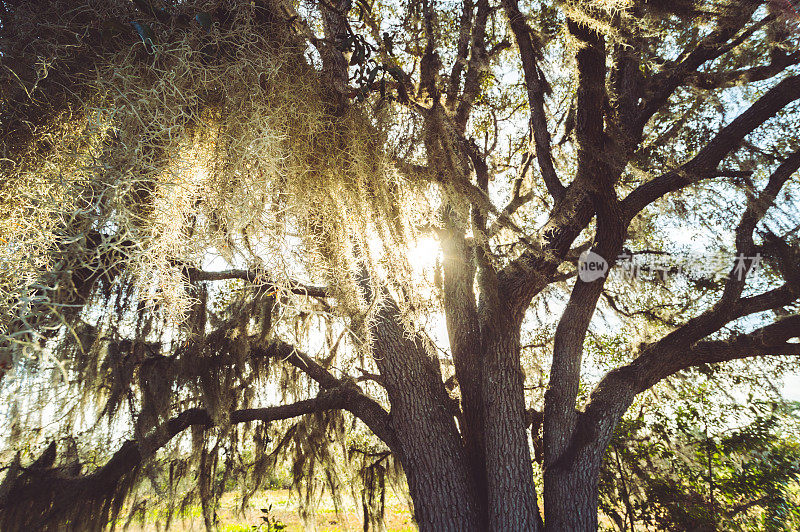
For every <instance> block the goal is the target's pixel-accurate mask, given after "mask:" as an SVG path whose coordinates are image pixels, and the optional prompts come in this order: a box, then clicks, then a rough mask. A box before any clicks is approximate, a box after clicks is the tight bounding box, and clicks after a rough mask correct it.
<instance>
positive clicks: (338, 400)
mask: <svg viewBox="0 0 800 532" xmlns="http://www.w3.org/2000/svg"><path fill="white" fill-rule="evenodd" d="M352 395H353V389H352V388H348V387H343V388H337V389H330V390H323V391H322V392H320V394H319V395H318V396H317V397H315V398H313V399H307V400H304V401H298V402H296V403H292V404H288V405H280V406H271V407H265V408H250V409H243V410H234V411H233V412H231V414H230V422H231V423H247V422H252V421H262V422H271V421H279V420H284V419H290V418H294V417H298V416H301V415H304V414H310V413H313V412H322V411H326V410H336V409H342V408H346V406H347V404H348V403H349V401H350V398H351V396H352ZM212 425H213V421H212V418H211V416H210V415H209V413H208V411H206V410H205V409H202V408H191V409H189V410H186V411H184V412H181V413H180V414H178V415H177V416H175V417H173V418H172V419H170V420H169V421H167V422H166V423H164V424H163V425H161V426H160V427H157V428H156V429H155V430H154V431H153V432H152V433H151V434H150V435H148V436H146V437H144V438H142V439H140V440H128V441H126V442H125V443H123V445H122V446H121V447H120V449H119V450H118V451H117V452H116V453H114V455H113V456H112V457H111V458H110V459H109V460H108V462H106V464H105V465H104V466H102V467H100V468H98V469H97V470H95V471H93V472H91V473H89V474H86V475H74V474H69V473H68V472H65V471H63V470H61V469H38V470H35V471H33V470H31V471H29V472H27V473H23V474H22V475H20V476H19V477H18V478H16V479H14V480H13V483H12V484H11V485H10V488H9V491H8V492H7V493H6V494H5V497H4V498H3V500H2V501H0V516H2V514H6V515H8V514H12V513H14V510H15V507H20V508H26V507H30V508H32V509H35V510H43V511H40V512H39V513H38V515H33V516H32V519H34V520H35V521H37V522H39V524H41V525H43V524H47V523H48V522H51V520H54V519H55V520H58V519H61V518H63V517H62V513H63V512H69V511H71V510H72V509H73V508H74V507H75V505H87V504H89V503H90V502H91V501H95V500H97V499H98V498H100V499H103V498H106V497H108V498H110V497H112V496H113V494H114V493H117V491H118V486H119V484H120V483H121V482H122V481H123V478H125V477H126V476H127V475H129V474H131V473H132V472H134V471H135V470H136V469H137V468H138V467H139V466H140V465H141V464H142V462H143V461H144V460H145V459H147V458H148V457H149V456H152V455H153V454H154V453H155V452H156V451H157V450H158V449H161V448H162V447H164V446H165V445H166V444H167V443H169V442H170V440H172V439H173V438H174V437H175V436H177V435H179V434H180V433H182V432H183V431H185V430H186V429H188V428H189V427H193V426H202V427H211V426H212ZM51 462H52V461H51ZM43 493H44V494H45V497H43V496H42V495H43ZM37 502H41V503H43V504H47V505H48V506H47V508H46V509H40V508H38V507H37V506H36V505H37ZM92 517H93V518H98V516H93V515H90V516H89V518H92ZM99 518H100V519H102V517H99ZM83 524H86V523H83Z"/></svg>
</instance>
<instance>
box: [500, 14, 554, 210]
mask: <svg viewBox="0 0 800 532" xmlns="http://www.w3.org/2000/svg"><path fill="white" fill-rule="evenodd" d="M502 4H503V9H505V12H506V16H507V17H508V21H509V24H510V25H511V31H513V32H514V38H515V39H516V41H517V49H518V50H519V54H520V58H521V59H522V72H523V75H524V78H525V88H526V90H527V93H528V106H529V107H530V113H531V118H530V123H531V132H532V134H533V139H534V144H535V147H536V159H537V161H538V163H539V169H540V171H541V172H542V178H543V179H544V183H545V186H546V187H547V190H548V192H550V195H551V196H553V198H554V199H555V200H556V202H558V201H559V200H561V198H562V197H563V196H564V190H565V189H564V185H563V184H562V183H561V180H559V178H558V175H557V174H556V169H555V167H554V166H553V155H552V150H551V140H552V139H551V137H550V131H549V130H548V127H547V115H546V114H545V112H544V95H545V92H546V91H547V81H546V80H545V79H544V74H543V73H542V70H541V69H540V68H539V65H538V64H537V58H538V57H539V56H540V55H541V51H540V50H538V48H537V47H536V46H534V42H533V39H532V35H535V34H534V32H533V30H531V27H530V26H528V23H527V22H526V21H525V17H524V16H523V14H522V13H521V12H520V10H519V5H518V3H517V0H503V2H502Z"/></svg>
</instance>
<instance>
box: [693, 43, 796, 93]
mask: <svg viewBox="0 0 800 532" xmlns="http://www.w3.org/2000/svg"><path fill="white" fill-rule="evenodd" d="M798 63H800V52H793V53H791V54H780V55H778V56H776V57H774V58H773V59H772V61H771V62H770V63H769V64H768V65H762V66H756V67H751V68H742V69H737V70H727V71H722V72H696V73H694V74H692V75H691V76H689V79H688V82H689V83H690V84H691V85H692V86H694V87H697V88H698V89H706V90H708V89H721V88H728V87H734V86H736V85H744V84H747V83H753V82H756V81H763V80H765V79H769V78H771V77H774V76H777V75H778V74H780V73H781V72H783V71H784V70H785V69H786V68H787V67H789V66H792V65H796V64H798Z"/></svg>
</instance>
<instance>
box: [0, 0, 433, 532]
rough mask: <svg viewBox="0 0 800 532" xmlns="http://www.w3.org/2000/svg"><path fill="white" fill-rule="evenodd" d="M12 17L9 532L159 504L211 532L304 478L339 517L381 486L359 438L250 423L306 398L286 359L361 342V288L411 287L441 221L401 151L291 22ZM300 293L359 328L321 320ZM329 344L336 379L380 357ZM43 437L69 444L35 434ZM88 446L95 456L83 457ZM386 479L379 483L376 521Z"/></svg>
mask: <svg viewBox="0 0 800 532" xmlns="http://www.w3.org/2000/svg"><path fill="white" fill-rule="evenodd" d="M142 4H147V3H142ZM147 5H149V4H147ZM3 16H4V17H6V18H4V19H3V20H2V30H0V31H2V39H0V52H1V53H2V56H1V57H2V61H3V65H4V66H6V67H7V68H6V69H5V70H4V71H3V74H2V76H3V78H2V79H0V84H2V93H0V118H1V120H0V123H2V128H3V136H2V140H0V152H2V161H0V173H2V180H3V183H4V187H3V190H2V191H1V192H0V242H2V246H0V356H2V357H3V360H6V359H11V360H13V364H14V367H15V368H16V376H15V378H13V379H9V378H6V379H4V380H3V381H2V382H0V386H3V387H4V393H8V394H9V396H12V397H15V400H14V401H15V402H14V404H13V405H11V406H10V407H9V416H8V423H7V424H8V425H9V428H10V429H11V430H10V432H9V434H8V436H7V437H6V438H5V439H4V440H3V443H2V445H3V446H4V450H3V457H4V458H9V459H10V461H9V463H11V464H12V465H11V467H9V468H8V470H7V471H6V474H5V477H4V480H3V483H2V487H0V523H2V524H3V526H2V528H3V529H4V530H14V529H32V528H40V529H47V528H48V527H49V528H52V529H61V527H63V526H65V524H66V523H69V526H71V527H73V528H75V529H81V530H87V529H102V528H104V527H106V526H107V524H109V523H111V524H112V525H113V523H115V522H116V520H117V519H118V518H119V517H120V512H121V511H122V509H123V507H127V508H128V510H129V515H128V517H129V518H133V517H134V516H135V515H139V516H141V515H144V513H145V510H144V509H145V507H146V502H145V501H144V500H143V499H141V498H140V497H139V495H137V491H136V490H137V489H138V487H139V486H141V485H143V484H147V483H149V485H150V487H151V489H152V490H154V491H155V492H156V493H157V494H158V496H159V497H162V498H165V499H167V500H174V499H175V498H182V502H181V507H184V508H185V507H187V505H189V504H191V503H192V502H193V501H200V503H201V506H202V509H203V517H204V520H205V523H206V525H207V526H208V527H209V528H210V527H213V526H214V525H215V522H214V521H215V517H214V508H215V506H216V504H217V502H218V498H219V496H220V495H221V493H222V491H223V490H224V489H225V486H226V485H227V483H228V480H229V479H230V478H232V476H236V477H237V478H239V479H241V482H242V494H243V499H242V501H243V504H245V502H246V500H247V497H248V496H249V495H252V493H253V492H254V490H255V489H257V488H258V486H260V485H262V479H263V478H264V477H265V476H266V475H267V473H268V470H269V469H270V468H271V467H274V466H275V463H276V461H277V460H278V459H286V458H289V457H290V458H291V459H292V461H293V463H294V464H295V469H294V477H295V479H296V484H295V486H296V490H297V492H298V495H299V496H300V499H301V501H302V502H303V505H302V507H303V508H304V510H303V511H304V512H305V513H304V518H306V519H307V520H311V519H312V514H313V508H314V501H315V500H316V497H318V495H319V493H320V490H322V489H329V490H331V492H332V493H333V494H334V500H335V501H340V496H339V488H338V486H339V485H340V482H339V481H338V480H337V479H339V480H341V478H343V475H346V474H348V475H349V474H351V473H346V472H348V471H349V472H352V471H359V470H360V468H361V467H362V466H364V464H363V463H362V462H361V461H360V460H355V459H354V458H353V456H352V455H353V453H352V452H350V451H349V449H348V448H342V449H338V450H334V449H332V448H331V446H332V443H331V439H330V438H329V436H330V433H331V431H333V432H334V433H335V435H336V436H338V437H341V436H343V435H344V432H345V431H344V426H345V424H346V423H349V422H351V418H349V417H347V418H346V417H343V415H342V414H337V415H333V414H330V413H328V414H324V415H317V414H314V415H310V416H306V417H305V418H304V420H303V422H302V423H301V424H298V425H293V427H294V428H292V429H291V430H289V432H286V429H287V426H284V425H281V424H277V425H275V426H271V425H268V424H259V423H254V424H252V425H251V424H245V425H241V426H238V425H235V424H234V423H232V422H231V419H230V415H231V412H233V411H236V410H237V409H247V408H251V407H253V406H257V405H259V404H264V403H266V402H268V401H267V400H266V395H268V394H267V393H266V392H265V390H266V389H267V386H266V383H267V381H268V379H270V378H272V379H275V378H276V376H277V377H278V378H277V380H278V381H279V382H280V383H281V384H282V391H283V393H284V394H289V395H296V396H301V395H303V394H306V395H308V393H309V391H310V390H311V385H310V384H309V383H307V382H304V381H301V379H298V377H297V375H296V374H294V373H291V370H287V369H286V367H285V365H277V366H275V365H273V364H271V363H270V361H271V360H272V359H275V358H280V356H285V354H280V356H278V355H277V354H276V347H275V346H276V345H278V344H276V341H275V340H276V337H277V336H278V335H280V334H284V335H286V334H289V335H292V336H294V337H296V338H297V337H299V336H302V335H303V334H307V333H308V330H309V327H319V326H320V323H319V322H317V323H315V324H313V325H310V324H311V322H312V321H313V318H312V317H311V314H310V313H309V306H311V308H312V310H313V311H314V312H319V313H323V314H324V313H331V314H336V315H339V316H341V315H345V316H356V317H358V316H361V317H362V318H363V316H364V315H365V313H366V312H367V310H368V309H367V308H366V307H365V304H364V302H363V300H362V299H363V298H362V297H361V295H360V289H359V287H358V285H357V272H359V271H361V270H363V269H364V268H366V269H368V271H369V273H370V275H371V276H372V277H373V278H375V279H381V280H383V281H388V283H389V284H392V283H391V280H392V279H394V280H400V279H407V278H408V276H409V275H410V273H409V271H410V270H409V266H408V261H407V258H406V257H405V253H404V250H406V249H407V248H408V242H410V241H411V240H413V239H414V238H415V237H416V234H417V229H416V227H415V220H419V219H420V218H421V217H424V216H425V215H427V214H428V213H427V211H426V210H425V209H424V208H421V207H420V205H423V204H424V202H420V201H418V200H419V198H420V197H419V196H416V194H417V193H418V192H417V191H419V194H422V192H421V190H422V185H420V186H419V187H416V186H412V187H407V186H405V184H402V183H401V181H402V180H403V179H404V178H403V177H401V175H400V174H399V173H398V172H397V171H395V169H394V168H393V166H392V164H391V158H390V156H389V154H387V153H386V152H385V150H384V145H385V144H386V142H385V141H386V135H387V133H386V127H385V124H383V119H382V117H381V115H380V113H377V114H376V113H373V112H372V110H371V108H369V107H363V106H357V105H354V106H348V107H347V109H345V110H342V108H341V106H340V105H337V104H336V102H335V98H333V97H332V95H331V94H329V93H328V92H326V90H325V88H324V87H325V86H326V85H325V83H323V80H322V79H321V76H322V74H321V73H320V72H319V71H318V70H317V69H316V68H315V66H314V60H313V57H312V56H311V55H310V53H309V50H307V48H306V45H305V44H304V42H305V41H304V40H303V39H301V38H300V37H299V36H298V34H297V32H298V29H297V28H296V27H295V26H294V24H293V23H292V18H291V16H290V15H289V14H288V13H287V11H286V9H285V8H282V7H279V6H278V4H277V3H275V4H273V3H271V2H250V1H244V0H242V1H238V0H228V1H220V2H207V1H197V2H182V3H180V5H178V6H173V7H172V8H171V11H166V10H161V9H160V8H158V9H156V8H153V9H152V10H150V11H147V10H144V11H143V10H142V8H141V6H140V7H138V8H137V7H136V3H129V2H123V1H115V0H94V1H89V2H85V3H77V4H76V3H73V2H52V3H49V5H45V4H41V3H31V4H30V5H25V6H21V7H18V8H15V9H14V10H13V11H11V12H7V13H4V14H3ZM132 21H133V22H132ZM45 28H46V31H45ZM31 35H37V39H34V40H33V41H32V42H31V41H30V36H31ZM26 43H28V44H26ZM409 190H410V191H411V192H409ZM401 191H403V192H401ZM221 269H236V270H237V271H240V272H245V273H243V274H241V275H239V276H238V278H237V280H230V281H228V283H227V284H225V285H223V287H222V288H214V289H212V288H209V286H208V285H207V284H205V283H204V281H205V280H207V277H203V276H204V275H207V272H205V271H204V270H221ZM234 277H236V276H234ZM298 279H300V281H302V282H309V283H311V282H318V283H319V284H325V285H327V287H326V290H328V291H330V293H331V294H336V295H338V296H339V301H340V303H339V306H338V307H337V308H331V307H330V306H329V305H328V304H327V303H325V302H324V298H323V299H322V300H320V301H319V302H317V303H309V302H308V301H307V299H308V298H307V297H305V296H304V295H303V292H302V290H298V288H297V286H298V281H297V280H298ZM403 296H404V297H401V298H399V299H400V300H401V302H409V301H410V300H411V298H413V295H412V294H404V295H403ZM314 305H316V307H315V306H314ZM277 316H280V317H281V319H282V322H283V323H294V324H295V329H294V330H288V329H286V328H285V327H284V329H282V330H278V329H277V328H276V326H275V320H274V318H275V317H277ZM358 319H359V318H356V319H355V320H354V323H355V322H357V321H358ZM323 330H325V331H326V332H325V342H326V346H327V347H329V348H331V352H332V353H333V354H334V355H335V354H336V353H337V352H343V351H345V350H344V349H341V350H339V351H337V348H339V347H342V346H343V345H344V344H345V343H348V342H351V349H350V351H351V352H353V351H358V350H359V349H360V347H362V346H363V345H364V344H363V343H359V342H360V340H358V334H354V333H353V332H352V331H345V330H341V329H336V330H334V328H333V327H332V326H330V325H324V327H323ZM353 342H354V343H353ZM332 360H333V359H332V358H331V359H330V360H329V363H331V364H332ZM361 363H362V364H363V360H362V362H361ZM23 370H24V371H23ZM25 371H30V374H27V373H25ZM281 374H282V375H283V378H281ZM15 390H16V391H17V392H19V391H22V390H24V391H25V393H17V394H15ZM48 405H49V407H48ZM48 408H49V410H48ZM45 411H46V414H43V412H45ZM43 415H46V416H51V417H53V418H58V419H60V420H62V421H63V422H62V423H61V424H60V426H59V428H58V430H49V431H44V432H42V433H38V434H35V433H34V432H32V431H29V430H26V429H27V428H29V427H35V426H37V425H38V424H41V423H42V416H43ZM337 416H338V417H337ZM347 416H349V415H347ZM212 426H213V427H214V428H213V429H211V428H210V427H212ZM121 427H131V430H128V431H125V430H123V429H121ZM188 427H194V429H195V430H194V432H193V437H192V438H191V442H190V443H191V445H189V447H190V448H191V452H190V453H189V454H188V455H187V453H186V449H187V445H188V442H187V441H186V438H183V437H181V436H178V435H179V433H180V431H181V430H183V429H186V428H188ZM178 429H180V430H178ZM77 432H79V433H80V434H81V435H82V436H85V441H86V443H84V444H83V445H84V447H83V448H81V449H77V448H75V449H73V451H68V449H71V448H72V447H70V445H72V444H70V445H68V444H67V442H68V440H69V438H70V437H71V435H72V434H73V433H77ZM278 433H280V435H279V434H278ZM285 434H289V435H290V436H291V437H290V438H289V439H288V440H285V437H284V435H285ZM340 439H341V438H340ZM43 444H44V445H46V447H45V448H44V450H43V451H41V453H40V454H41V456H40V457H39V458H38V459H36V460H33V461H32V459H31V454H30V453H31V450H35V449H37V448H38V449H40V450H41V446H42V445H43ZM73 447H74V445H73ZM23 449H24V450H26V451H25V453H21V451H22V450H23ZM97 449H119V450H118V451H117V452H116V454H113V456H106V455H103V456H97V454H98V453H97ZM248 452H254V453H255V454H254V455H253V456H255V458H253V459H252V460H248V459H247V458H246V457H245V455H246V454H247V453H248ZM87 455H94V456H95V460H96V461H95V462H92V463H86V462H81V461H80V460H78V459H77V458H76V457H77V456H87ZM106 460H107V461H106ZM103 463H105V465H104V466H100V465H99V464H103ZM155 464H158V467H156V465H155ZM337 464H338V465H337ZM375 467H377V466H375ZM385 467H388V466H386V465H381V466H380V468H385ZM383 470H384V469H381V471H383ZM165 471H166V472H167V473H165ZM194 471H196V472H197V476H196V478H194V477H192V472H194ZM375 471H377V469H376V470H375ZM380 474H381V475H383V474H384V473H380ZM398 475H399V470H397V471H396V475H395V476H396V477H397V476H398ZM356 477H357V476H356ZM320 478H321V479H322V480H321V481H320V480H318V479H320ZM358 478H360V477H357V478H356V480H352V479H351V482H349V484H348V485H359V483H360V482H362V481H361V480H358ZM375 478H377V477H374V476H373V477H369V479H366V480H364V481H363V482H364V483H365V484H364V485H365V486H367V487H366V488H365V489H368V490H371V491H369V493H370V494H369V495H368V496H365V497H366V499H365V501H366V502H365V503H364V504H365V508H366V507H367V506H368V507H369V508H370V515H371V516H372V517H370V518H369V519H370V520H371V521H375V519H377V517H374V515H377V514H381V513H382V509H381V508H382V505H377V503H376V502H375V501H376V498H375V497H376V496H375V495H374V490H376V489H379V490H383V489H384V488H383V486H384V483H383V481H376V480H375ZM381 478H382V477H381ZM398 478H399V477H398ZM42 486H46V489H42ZM376 486H378V487H376ZM381 497H382V495H381ZM126 501H127V502H126ZM337 504H338V502H337ZM170 508H171V509H170V512H169V515H168V516H167V518H166V523H167V524H169V523H170V522H172V520H173V513H174V512H173V508H175V507H174V506H172V505H171V506H170ZM178 513H179V512H178ZM373 514H374V515H373Z"/></svg>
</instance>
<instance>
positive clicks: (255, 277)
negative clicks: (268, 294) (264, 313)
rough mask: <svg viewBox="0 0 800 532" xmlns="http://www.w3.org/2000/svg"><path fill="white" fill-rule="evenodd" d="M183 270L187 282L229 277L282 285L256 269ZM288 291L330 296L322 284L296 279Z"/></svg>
mask: <svg viewBox="0 0 800 532" xmlns="http://www.w3.org/2000/svg"><path fill="white" fill-rule="evenodd" d="M183 272H184V273H185V275H186V276H187V278H188V280H189V282H190V283H191V282H198V281H227V280H230V279H240V280H242V281H247V282H248V283H253V284H259V285H262V286H264V287H265V288H266V289H268V290H281V289H284V288H285V287H284V286H281V285H278V284H275V283H272V282H270V281H268V280H267V279H266V278H265V276H264V274H263V272H259V271H257V270H221V271H205V270H200V269H197V268H193V267H188V266H187V267H184V269H183ZM288 288H289V291H290V292H292V293H293V294H298V295H304V296H310V297H321V298H327V297H330V293H329V292H328V290H327V288H325V287H322V286H312V285H306V284H303V283H300V282H298V281H291V282H290V283H289V286H288Z"/></svg>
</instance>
